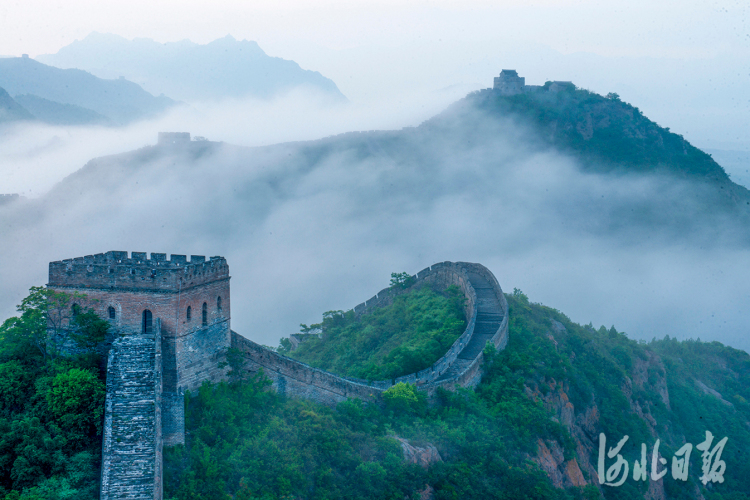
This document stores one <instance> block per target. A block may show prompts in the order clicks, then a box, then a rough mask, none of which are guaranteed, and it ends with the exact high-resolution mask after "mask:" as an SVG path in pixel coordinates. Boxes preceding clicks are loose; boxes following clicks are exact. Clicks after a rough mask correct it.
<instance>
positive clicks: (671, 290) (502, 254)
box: [0, 93, 750, 350]
mask: <svg viewBox="0 0 750 500" xmlns="http://www.w3.org/2000/svg"><path fill="white" fill-rule="evenodd" d="M451 100H452V98H445V99H442V100H441V99H438V100H435V99H434V96H433V97H432V98H431V99H426V98H425V99H423V100H421V101H419V100H404V101H402V102H397V101H396V102H391V103H387V104H384V105H381V106H379V107H374V108H370V109H357V108H356V107H354V108H352V107H343V108H338V109H335V110H333V111H331V110H330V109H329V108H325V110H324V109H323V108H322V107H323V106H324V104H322V103H320V102H319V101H316V99H315V98H314V97H311V96H308V95H305V94H302V93H296V94H294V95H291V96H288V97H287V98H285V99H280V100H278V101H276V102H274V103H271V104H261V103H257V102H255V103H252V102H250V103H247V102H245V103H242V102H233V103H222V104H216V105H201V106H193V107H192V108H184V109H182V110H178V111H175V112H174V113H173V114H172V115H170V116H169V117H166V118H164V119H162V120H159V121H156V122H150V123H142V124H138V125H134V126H132V127H130V128H127V129H54V128H42V127H31V126H25V127H19V128H16V129H12V130H10V129H6V130H5V132H3V135H2V136H0V169H2V171H1V172H0V175H2V178H3V185H2V186H0V192H14V191H22V192H26V193H32V194H34V195H36V196H37V198H32V199H29V200H22V201H20V202H16V203H12V204H6V205H4V206H0V232H1V233H2V235H3V236H2V239H1V240H0V254H2V255H3V265H2V266H0V281H1V282H2V283H3V286H2V289H0V313H2V316H3V317H7V316H9V315H11V314H12V313H13V305H14V304H16V303H18V302H19V301H20V299H21V298H22V297H23V296H24V294H25V291H26V290H27V289H28V288H29V287H30V286H32V285H39V284H43V283H45V282H46V277H47V263H48V262H49V261H52V260H59V259H64V258H69V257H76V256H83V255H88V254H93V253H99V252H104V251H107V250H128V251H148V252H167V253H178V254H191V253H192V254H199V255H206V256H210V255H223V256H225V257H226V258H227V259H228V263H229V266H230V271H231V274H232V277H233V278H232V298H233V311H232V328H233V329H234V330H235V331H237V332H239V333H241V334H243V335H245V336H247V337H249V338H252V339H254V340H256V341H259V342H261V343H264V344H267V345H277V344H278V339H279V337H281V336H285V335H288V334H290V333H294V332H295V331H298V330H297V328H298V325H299V323H301V322H303V323H311V322H317V321H319V320H320V316H321V313H322V312H323V311H327V310H331V309H348V308H351V307H353V306H355V305H356V304H358V303H360V302H362V301H364V300H365V299H368V298H370V297H371V296H372V295H374V294H375V293H376V292H377V291H378V290H380V289H382V288H384V287H385V286H387V285H388V282H389V278H390V273H391V272H400V271H408V272H410V273H414V272H417V271H419V270H421V269H423V268H424V267H427V266H429V265H431V264H433V263H436V262H440V261H445V260H452V261H459V260H463V261H471V262H479V263H482V264H484V265H485V266H487V267H488V268H490V270H492V271H493V272H494V273H495V275H496V276H497V278H498V280H499V281H500V284H501V286H502V287H503V289H504V290H505V291H506V292H510V291H512V290H513V289H514V288H520V289H521V290H523V291H524V292H525V293H526V294H527V295H528V296H529V298H530V299H531V300H532V301H535V302H542V303H544V304H546V305H548V306H551V307H554V308H557V309H559V310H561V311H562V312H564V313H566V314H568V315H569V316H570V318H571V319H572V320H574V321H577V322H580V323H588V322H589V321H591V322H593V324H594V325H595V326H597V327H598V326H599V325H601V324H604V325H606V326H607V327H609V326H610V325H613V324H614V325H615V327H616V328H617V329H618V330H624V331H626V332H627V333H628V335H629V336H630V337H631V338H637V339H648V340H650V339H651V338H652V337H663V336H664V335H670V336H675V337H678V338H690V337H692V338H696V337H700V338H701V339H703V340H719V341H721V342H724V343H727V344H729V345H732V346H734V347H737V348H742V349H745V350H750V340H748V337H747V335H746V333H747V331H748V327H749V326H750V314H748V312H747V299H748V293H749V292H750V279H748V278H750V252H748V246H747V244H746V243H743V241H746V240H743V239H742V238H735V234H736V232H737V229H736V228H737V226H736V225H735V223H734V222H733V221H731V220H724V219H723V218H722V217H721V216H718V215H712V214H701V213H700V212H699V211H698V210H699V209H697V208H695V207H692V206H691V202H690V200H691V197H692V196H693V195H694V194H695V192H696V188H695V187H693V186H690V185H688V184H684V183H679V182H676V181H674V180H673V179H663V178H662V179H660V178H649V179H645V178H622V177H612V176H600V175H586V174H582V173H580V172H579V170H578V169H577V167H576V164H575V162H574V161H573V160H571V159H570V158H566V157H564V156H562V155H559V154H555V153H552V152H549V151H541V150H538V149H536V148H535V147H534V146H533V143H532V142H530V141H528V140H527V132H526V131H524V130H522V129H519V128H518V127H517V126H515V125H513V124H512V123H510V122H508V123H496V122H486V123H484V122H482V120H484V119H483V118H482V117H480V116H477V117H476V120H475V124H476V130H481V131H482V132H481V133H479V134H474V135H471V136H470V137H469V138H467V136H465V135H462V134H461V133H460V131H456V130H453V129H450V128H447V129H439V128H438V129H432V130H425V129H423V128H417V129H407V130H405V131H404V132H402V133H400V135H392V134H366V135H363V134H352V135H347V136H345V137H343V138H342V137H339V138H336V139H335V140H334V139H329V140H327V141H326V142H325V143H323V144H312V145H311V144H305V143H290V144H285V145H280V146H274V147H267V148H258V149H249V148H237V147H231V146H227V147H218V146H216V147H215V148H213V149H210V150H209V152H208V153H207V154H203V155H199V156H197V157H196V156H193V155H189V154H186V153H176V154H165V155H161V154H149V152H148V151H145V152H144V155H143V156H142V157H136V156H129V157H127V158H125V157H123V158H119V159H110V160H107V161H101V162H98V163H97V164H92V165H90V166H88V167H87V168H85V169H84V170H82V171H81V172H79V173H77V174H76V175H74V176H72V177H70V178H68V179H66V180H65V181H64V182H63V183H62V184H61V185H59V186H57V187H56V188H54V189H53V190H52V191H51V192H49V193H48V194H45V195H42V194H43V193H45V192H46V191H48V190H49V188H50V187H51V186H52V185H53V184H54V183H56V182H57V181H59V180H60V179H61V178H62V177H64V176H65V175H67V174H69V173H71V172H73V171H75V170H77V169H78V168H80V167H81V166H83V165H84V163H86V161H87V160H88V159H90V158H93V157H96V156H100V155H103V154H111V153H114V152H122V151H128V150H132V149H136V148H139V147H141V146H144V145H146V144H153V143H154V141H155V136H156V132H157V131H159V130H173V131H183V130H184V131H189V132H191V133H193V134H194V135H201V136H206V137H208V138H209V139H211V140H216V141H226V142H227V143H233V144H240V145H243V146H257V145H265V144H273V143H276V142H280V141H289V140H301V139H315V138H319V137H323V136H327V135H330V134H334V133H340V132H344V131H348V130H362V129H364V130H369V129H386V128H388V129H391V128H393V129H396V128H400V127H402V126H405V125H418V124H419V123H420V122H421V121H422V120H424V119H426V118H428V117H429V116H431V115H433V114H434V113H435V112H437V111H439V109H441V108H442V107H444V106H445V105H446V104H447V103H448V102H449V101H451ZM238 116H239V118H238ZM652 219H653V221H652ZM652 222H653V223H652Z"/></svg>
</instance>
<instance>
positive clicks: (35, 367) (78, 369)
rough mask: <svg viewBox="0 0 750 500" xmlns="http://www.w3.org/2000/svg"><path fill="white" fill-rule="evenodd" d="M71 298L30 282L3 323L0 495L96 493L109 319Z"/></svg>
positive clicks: (58, 498) (11, 498)
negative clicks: (29, 289) (103, 352)
mask: <svg viewBox="0 0 750 500" xmlns="http://www.w3.org/2000/svg"><path fill="white" fill-rule="evenodd" d="M73 298H74V296H71V295H68V294H62V293H57V292H53V291H51V290H48V289H45V288H40V287H39V288H32V293H31V294H30V295H29V296H28V297H27V298H26V299H24V301H23V302H22V303H21V305H20V306H19V313H20V315H19V316H18V317H13V318H10V319H8V320H6V321H5V322H4V323H3V324H2V326H0V498H4V499H6V500H16V499H19V498H21V499H24V500H42V499H44V500H78V499H91V498H98V496H99V468H100V462H101V432H102V420H103V417H104V378H105V373H104V370H103V368H104V366H103V360H102V358H101V354H100V353H97V352H96V350H95V349H94V347H95V346H97V345H98V344H99V343H100V342H101V341H103V340H104V337H105V334H106V332H107V329H108V327H109V324H108V323H107V322H105V321H103V320H101V319H100V318H99V317H98V316H96V314H94V313H93V312H91V311H82V310H77V309H76V308H75V307H73V308H72V309H71V306H73V300H72V299H73ZM48 320H51V323H48ZM68 321H70V322H71V326H72V328H70V329H67V328H66V329H65V330H63V329H62V328H61V327H62V325H63V324H66V325H67V323H68ZM50 324H51V325H53V326H52V328H48V325H50ZM74 352H79V353H81V354H73V353H74ZM84 352H85V353H84Z"/></svg>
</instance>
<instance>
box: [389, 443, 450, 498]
mask: <svg viewBox="0 0 750 500" xmlns="http://www.w3.org/2000/svg"><path fill="white" fill-rule="evenodd" d="M396 439H397V440H398V442H399V443H401V450H403V452H404V460H405V461H406V462H409V463H412V464H418V465H421V466H422V467H424V468H427V467H429V466H430V464H431V463H434V462H442V461H443V459H442V457H441V456H440V453H439V452H438V450H437V448H435V447H434V446H433V445H432V444H430V443H427V446H426V447H424V448H422V447H419V446H413V445H412V444H411V443H409V441H408V440H406V439H404V438H401V437H398V436H396ZM428 489H431V488H429V486H428ZM425 491H426V490H425Z"/></svg>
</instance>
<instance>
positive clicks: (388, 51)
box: [0, 0, 750, 150]
mask: <svg viewBox="0 0 750 500" xmlns="http://www.w3.org/2000/svg"><path fill="white" fill-rule="evenodd" d="M92 31H98V32H105V33H106V32H109V33H115V34H118V35H122V36H124V37H126V38H129V39H132V38H135V37H147V38H153V39H155V40H158V41H161V42H168V41H176V40H181V39H185V38H188V39H190V40H193V41H195V42H199V43H207V42H209V41H211V40H214V39H216V38H219V37H223V36H226V35H227V34H231V35H233V36H234V37H235V38H238V39H243V38H245V39H248V40H255V41H257V42H258V43H259V44H260V46H261V47H262V48H263V49H264V50H265V51H266V52H267V53H268V54H270V55H273V56H278V57H283V58H287V59H293V60H295V61H297V62H298V63H300V65H302V66H303V67H304V68H306V69H313V70H317V71H320V72H321V73H323V74H324V75H325V76H327V77H329V78H332V79H333V80H334V81H335V82H336V83H337V84H338V86H339V88H340V89H341V90H342V91H343V92H344V94H345V95H347V97H349V98H350V99H351V100H352V101H355V102H363V101H369V102H374V101H378V100H381V99H384V98H389V99H393V98H394V96H401V97H402V98H403V99H409V98H410V96H413V95H415V94H416V93H436V92H439V91H441V90H443V91H445V92H449V93H451V97H453V96H455V95H460V94H461V93H465V92H467V91H469V90H473V89H476V88H480V87H487V86H490V85H491V83H492V77H493V76H495V75H496V74H497V73H498V72H499V70H500V69H502V68H505V67H511V68H516V69H518V70H519V72H520V73H521V74H522V75H524V76H526V77H527V83H543V82H544V81H546V80H572V81H574V82H575V83H576V84H577V85H579V86H581V87H584V88H589V89H591V90H595V91H597V92H601V93H606V92H610V91H616V92H618V93H619V94H620V95H621V96H622V97H623V98H624V99H625V100H626V101H628V102H632V103H633V104H634V105H636V106H638V107H640V108H641V109H643V110H644V112H645V113H646V115H647V116H649V117H651V118H652V119H654V120H655V121H657V122H658V123H660V124H662V125H665V126H669V127H671V128H672V130H674V131H677V132H679V133H682V134H684V135H685V136H686V137H687V138H688V139H689V140H691V141H692V142H694V143H696V145H698V146H699V147H714V148H723V149H741V150H750V140H748V139H746V136H747V135H750V134H747V133H746V132H747V130H748V128H750V118H749V117H750V81H748V77H749V75H750V4H748V2H746V1H739V0H731V1H716V0H687V1H682V0H680V1H677V0H660V1H658V2H653V1H646V0H634V1H628V2H623V1H617V2H615V1H608V2H601V1H569V0H541V1H535V2H526V1H497V0H494V1H460V2H459V1H437V2H426V1H411V2H402V1H399V2H396V1H378V2H368V3H362V2H358V3H353V2H344V1H315V2H303V1H255V2H252V3H251V2H238V1H225V0H224V1H222V0H219V1H215V2H210V3H209V2H205V1H201V2H196V1H179V2H178V1H172V0H169V1H159V2H147V1H143V0H132V1H129V2H123V1H116V2H115V1H100V0H97V1H72V2H71V1H68V0H66V1H50V0H27V1H20V0H11V1H4V2H2V3H1V4H0V54H4V55H19V54H21V53H29V54H30V55H31V56H32V57H33V56H35V55H38V54H43V53H53V52H56V51H57V50H59V49H60V48H61V47H63V46H65V45H67V44H69V43H71V42H73V41H74V40H76V39H81V38H83V37H85V36H86V35H88V34H89V33H91V32H92Z"/></svg>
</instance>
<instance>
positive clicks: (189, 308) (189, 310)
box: [187, 306, 193, 321]
mask: <svg viewBox="0 0 750 500" xmlns="http://www.w3.org/2000/svg"><path fill="white" fill-rule="evenodd" d="M191 319H193V308H192V307H190V306H188V308H187V320H188V321H190V320H191Z"/></svg>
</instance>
